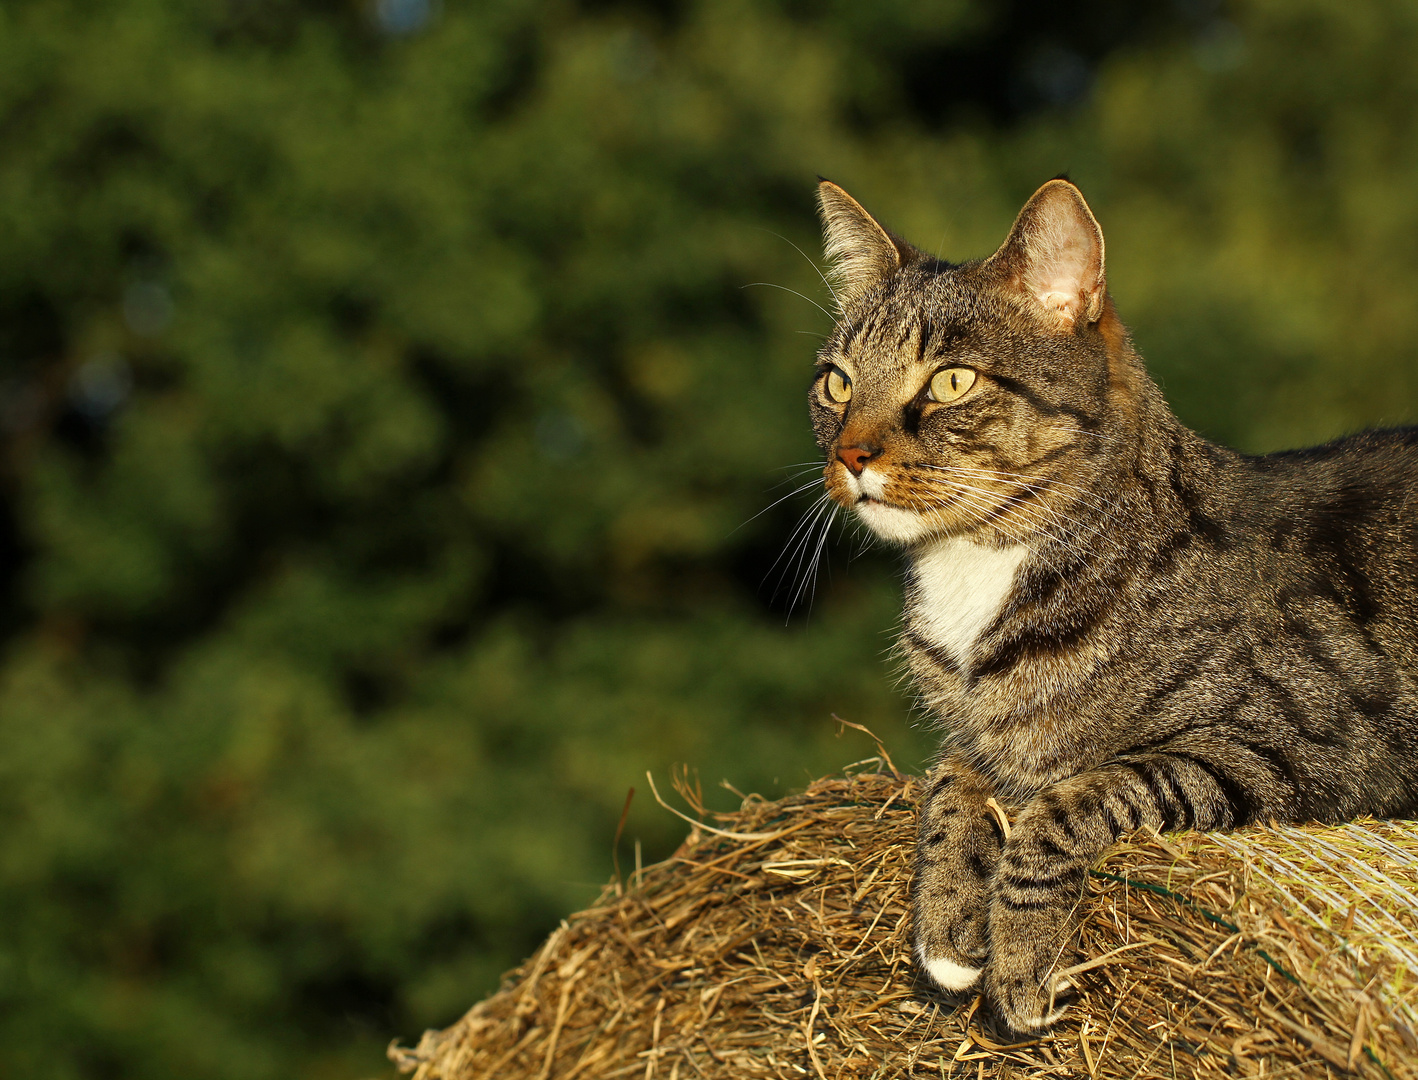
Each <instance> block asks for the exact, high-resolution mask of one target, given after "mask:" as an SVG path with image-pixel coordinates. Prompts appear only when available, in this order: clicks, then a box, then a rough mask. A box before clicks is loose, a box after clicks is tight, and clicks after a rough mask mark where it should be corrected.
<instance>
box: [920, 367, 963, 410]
mask: <svg viewBox="0 0 1418 1080" xmlns="http://www.w3.org/2000/svg"><path fill="white" fill-rule="evenodd" d="M974 385H975V373H974V372H973V371H971V370H970V369H969V368H965V367H948V368H946V369H944V370H943V371H937V372H936V373H935V374H934V375H932V376H931V385H930V393H929V394H928V396H929V398H930V399H931V400H932V401H939V402H941V403H942V404H947V403H949V402H952V401H955V400H957V399H958V398H961V397H963V396H964V395H965V393H966V392H967V391H968V390H969V389H970V387H972V386H974Z"/></svg>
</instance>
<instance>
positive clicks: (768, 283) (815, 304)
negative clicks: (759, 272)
mask: <svg viewBox="0 0 1418 1080" xmlns="http://www.w3.org/2000/svg"><path fill="white" fill-rule="evenodd" d="M760 285H761V286H763V287H764V288H766V289H782V290H783V291H784V292H786V293H792V294H793V295H794V296H797V297H801V298H802V299H803V300H806V301H807V302H808V303H809V304H811V305H812V306H813V307H815V308H817V310H818V311H820V312H822V313H823V314H824V315H826V316H827V317H828V318H829V319H831V320H832V322H833V323H834V324H835V323H836V322H837V317H836V316H835V315H833V314H832V312H830V311H828V310H827V309H826V308H825V307H823V306H822V305H821V304H819V303H818V302H817V301H816V300H814V299H813V298H812V297H811V296H804V295H803V294H802V293H800V292H798V290H797V289H790V288H788V286H786V285H775V284H774V283H773V282H771V281H750V282H749V283H748V284H747V285H741V286H739V287H740V288H743V289H753V288H757V287H758V286H760Z"/></svg>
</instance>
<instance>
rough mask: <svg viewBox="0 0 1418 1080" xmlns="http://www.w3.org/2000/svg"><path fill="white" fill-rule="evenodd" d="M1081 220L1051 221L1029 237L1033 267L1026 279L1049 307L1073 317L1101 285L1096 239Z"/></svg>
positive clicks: (1039, 299) (1035, 293)
mask: <svg viewBox="0 0 1418 1080" xmlns="http://www.w3.org/2000/svg"><path fill="white" fill-rule="evenodd" d="M1080 225H1081V223H1079V222H1076V221H1075V222H1060V221H1058V220H1054V221H1049V222H1047V224H1045V226H1044V228H1043V229H1041V230H1040V231H1039V233H1038V234H1036V235H1035V236H1033V237H1031V238H1030V241H1029V249H1030V255H1031V256H1032V258H1031V259H1030V264H1031V265H1030V267H1029V270H1028V272H1027V275H1026V278H1025V282H1026V284H1027V285H1028V287H1029V290H1030V291H1031V292H1032V293H1033V294H1034V296H1035V298H1036V299H1037V300H1038V301H1039V303H1040V304H1042V305H1043V306H1044V307H1046V308H1048V309H1049V310H1050V311H1058V312H1062V313H1064V314H1066V315H1068V317H1069V318H1071V319H1076V318H1078V316H1079V314H1080V313H1081V312H1082V311H1083V310H1084V309H1085V308H1086V307H1087V304H1088V298H1089V297H1090V296H1091V295H1092V293H1093V292H1094V290H1095V289H1097V287H1098V253H1097V250H1096V248H1097V242H1096V240H1095V239H1094V238H1093V237H1092V236H1091V235H1089V233H1090V232H1091V230H1085V229H1083V228H1081V227H1080Z"/></svg>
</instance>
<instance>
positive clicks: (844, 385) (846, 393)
mask: <svg viewBox="0 0 1418 1080" xmlns="http://www.w3.org/2000/svg"><path fill="white" fill-rule="evenodd" d="M823 385H824V386H825V387H826V388H827V396H828V397H829V398H830V399H831V400H833V401H835V402H837V404H839V405H841V404H842V403H843V402H846V401H850V400H851V398H852V380H851V379H849V378H847V376H846V373H845V372H843V371H841V370H840V369H838V368H835V367H834V368H828V369H827V379H826V381H825V382H824V383H823Z"/></svg>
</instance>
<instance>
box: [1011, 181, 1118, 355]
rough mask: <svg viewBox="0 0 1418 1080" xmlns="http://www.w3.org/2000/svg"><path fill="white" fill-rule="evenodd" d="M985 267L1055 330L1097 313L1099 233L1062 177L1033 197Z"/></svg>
mask: <svg viewBox="0 0 1418 1080" xmlns="http://www.w3.org/2000/svg"><path fill="white" fill-rule="evenodd" d="M985 265H986V266H987V267H993V268H995V269H996V271H997V272H999V273H1000V274H1002V275H1003V276H1004V279H1005V280H1006V281H1007V282H1008V283H1009V284H1010V285H1011V286H1012V287H1014V288H1016V289H1018V290H1019V291H1021V292H1023V293H1024V294H1025V295H1026V296H1028V297H1029V298H1030V299H1031V300H1032V301H1033V303H1034V304H1035V305H1037V307H1036V308H1035V310H1036V311H1038V312H1039V314H1040V315H1041V317H1043V318H1044V319H1046V320H1047V321H1049V322H1050V323H1052V324H1053V325H1055V326H1056V327H1058V328H1059V329H1063V328H1066V327H1072V326H1075V325H1087V324H1089V323H1092V322H1094V321H1095V320H1097V319H1098V317H1099V316H1100V315H1102V313H1103V301H1104V290H1105V288H1106V285H1105V283H1104V278H1103V230H1102V229H1100V228H1099V227H1098V221H1097V219H1096V218H1094V216H1093V211H1091V210H1089V209H1088V203H1086V202H1085V201H1084V199H1083V193H1082V192H1080V191H1079V190H1078V188H1076V187H1075V186H1074V185H1073V184H1071V183H1069V181H1067V180H1065V179H1063V178H1059V179H1057V180H1050V181H1049V182H1048V183H1047V184H1045V185H1044V186H1043V187H1041V188H1040V189H1039V190H1038V191H1036V192H1034V195H1033V197H1032V198H1031V199H1030V200H1029V201H1028V202H1027V203H1026V204H1025V206H1024V209H1023V210H1021V211H1019V217H1018V218H1016V219H1015V222H1014V228H1012V229H1010V231H1009V237H1008V239H1006V240H1005V242H1004V244H1003V245H1002V246H1001V247H1000V249H999V250H998V251H996V252H995V253H994V254H993V255H991V256H990V257H989V259H987V260H986V261H985Z"/></svg>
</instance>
